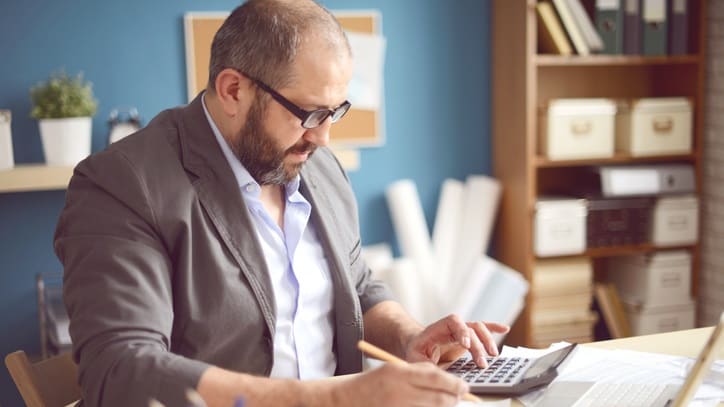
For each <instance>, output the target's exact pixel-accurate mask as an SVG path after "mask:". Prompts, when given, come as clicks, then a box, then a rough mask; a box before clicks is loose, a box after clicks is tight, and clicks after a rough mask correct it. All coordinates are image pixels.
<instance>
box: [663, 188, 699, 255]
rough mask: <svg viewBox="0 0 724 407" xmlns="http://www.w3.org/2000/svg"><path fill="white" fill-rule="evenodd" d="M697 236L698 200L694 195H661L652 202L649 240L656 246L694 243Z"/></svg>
mask: <svg viewBox="0 0 724 407" xmlns="http://www.w3.org/2000/svg"><path fill="white" fill-rule="evenodd" d="M698 238H699V200H698V199H697V198H696V196H694V195H684V196H671V197H661V198H659V199H658V200H657V201H656V203H655V204H654V219H653V227H652V228H651V242H652V243H654V244H655V245H657V246H677V245H688V244H694V243H696V242H697V240H698Z"/></svg>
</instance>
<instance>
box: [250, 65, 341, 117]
mask: <svg viewBox="0 0 724 407" xmlns="http://www.w3.org/2000/svg"><path fill="white" fill-rule="evenodd" d="M242 75H244V76H246V77H247V78H249V79H251V80H252V81H254V83H256V85H257V86H259V87H260V88H261V89H262V90H264V91H265V92H267V93H269V94H270V95H271V97H273V98H274V100H276V101H277V102H279V104H280V105H282V106H284V107H285V108H286V109H287V110H289V111H290V112H291V113H292V114H293V115H294V116H297V117H298V118H299V120H301V121H302V127H304V128H305V129H313V128H315V127H319V126H320V125H321V124H322V123H324V121H325V120H327V118H328V117H331V118H332V123H335V122H337V120H339V119H341V118H342V116H344V115H345V113H347V111H348V110H349V108H350V107H351V106H352V104H351V103H349V101H348V100H345V101H344V103H342V104H341V105H339V107H337V108H336V109H334V110H332V109H318V110H312V111H311V112H310V111H308V110H304V109H302V108H301V107H299V106H297V105H295V104H294V103H292V102H291V101H289V99H287V98H285V97H284V96H282V95H281V94H279V92H277V91H275V90H274V89H272V88H271V87H270V86H269V85H267V84H266V83H264V82H262V81H260V80H258V79H255V78H252V77H251V76H249V75H246V74H244V73H242Z"/></svg>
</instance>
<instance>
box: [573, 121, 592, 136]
mask: <svg viewBox="0 0 724 407" xmlns="http://www.w3.org/2000/svg"><path fill="white" fill-rule="evenodd" d="M592 128H593V123H591V121H590V120H573V121H571V133H572V134H573V135H574V136H585V135H587V134H589V133H590V132H591V129H592Z"/></svg>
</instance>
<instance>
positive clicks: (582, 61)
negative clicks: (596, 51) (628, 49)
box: [534, 54, 701, 66]
mask: <svg viewBox="0 0 724 407" xmlns="http://www.w3.org/2000/svg"><path fill="white" fill-rule="evenodd" d="M534 59H535V63H536V65H538V66H584V65H595V66H635V65H638V66H645V65H688V64H698V63H699V62H700V61H701V58H700V56H699V55H675V56H659V57H646V56H634V55H587V56H580V55H571V56H561V55H547V54H538V55H536V56H535V57H534Z"/></svg>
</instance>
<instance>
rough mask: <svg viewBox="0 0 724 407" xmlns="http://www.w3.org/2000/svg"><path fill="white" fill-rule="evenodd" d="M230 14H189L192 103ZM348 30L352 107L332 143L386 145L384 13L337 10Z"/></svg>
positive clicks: (188, 76)
mask: <svg viewBox="0 0 724 407" xmlns="http://www.w3.org/2000/svg"><path fill="white" fill-rule="evenodd" d="M228 15H229V13H228V12H188V13H186V14H185V15H184V40H185V47H186V82H187V95H188V99H189V101H190V100H192V99H193V98H195V97H196V95H198V94H199V92H201V91H202V90H203V89H204V88H205V87H206V84H207V82H208V74H209V60H210V58H211V43H212V41H213V39H214V35H215V34H216V31H217V30H218V29H219V27H221V24H222V23H223V22H224V20H225V19H226V17H228ZM334 15H335V17H337V19H338V20H339V22H340V24H342V27H344V29H345V31H347V35H348V38H349V40H350V45H351V47H352V53H353V55H354V56H355V58H354V64H355V65H354V74H353V78H352V81H351V82H350V86H349V100H350V102H352V108H351V109H350V111H349V112H347V115H346V116H345V117H344V119H342V120H340V121H339V122H337V123H335V125H334V126H332V128H331V130H330V143H331V144H332V145H333V147H341V148H350V147H375V146H381V145H383V144H384V139H385V138H384V128H385V126H384V79H383V76H384V75H383V68H384V53H385V45H386V44H385V39H384V37H383V36H382V35H381V28H382V15H381V13H380V12H379V11H377V10H359V11H357V10H355V11H348V10H345V11H335V12H334Z"/></svg>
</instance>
